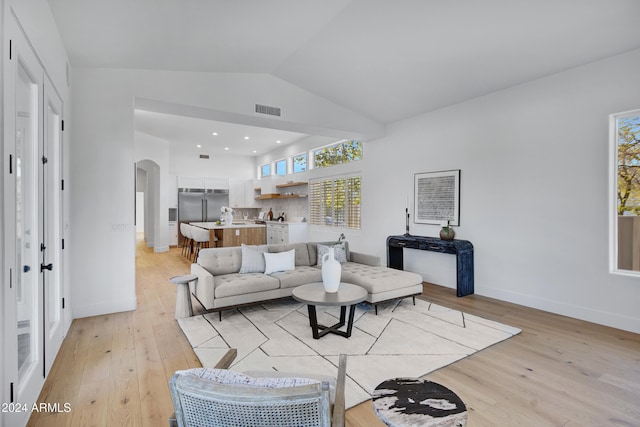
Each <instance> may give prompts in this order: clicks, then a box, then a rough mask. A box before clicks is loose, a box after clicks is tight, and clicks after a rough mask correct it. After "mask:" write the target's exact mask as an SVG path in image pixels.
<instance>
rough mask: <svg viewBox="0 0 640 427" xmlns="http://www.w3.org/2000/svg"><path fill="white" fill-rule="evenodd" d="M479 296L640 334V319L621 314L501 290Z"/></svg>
mask: <svg viewBox="0 0 640 427" xmlns="http://www.w3.org/2000/svg"><path fill="white" fill-rule="evenodd" d="M476 293H477V294H478V295H482V296H486V297H489V298H495V299H499V300H501V301H507V302H511V303H514V304H519V305H523V306H526V307H531V308H535V309H537V310H543V311H548V312H550V313H555V314H559V315H562V316H567V317H573V318H575V319H580V320H584V321H587V322H592V323H597V324H599V325H604V326H610V327H612V328H616V329H622V330H624V331H629V332H634V333H636V334H640V318H634V317H628V316H623V315H620V314H619V313H614V312H608V311H602V310H597V309H594V308H590V307H582V306H577V305H574V304H566V303H559V302H557V301H552V300H548V299H544V298H538V297H532V296H531V295H525V294H520V293H516V292H507V291H504V290H499V289H492V288H489V289H486V288H485V289H482V290H481V292H478V290H477V289H476Z"/></svg>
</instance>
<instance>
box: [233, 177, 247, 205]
mask: <svg viewBox="0 0 640 427" xmlns="http://www.w3.org/2000/svg"><path fill="white" fill-rule="evenodd" d="M245 183H246V182H245V180H244V179H239V178H229V206H231V207H232V208H234V209H237V208H248V207H249V206H246V197H245V192H246V189H245V187H246V186H245Z"/></svg>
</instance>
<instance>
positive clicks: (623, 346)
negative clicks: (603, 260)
mask: <svg viewBox="0 0 640 427" xmlns="http://www.w3.org/2000/svg"><path fill="white" fill-rule="evenodd" d="M189 266H190V262H189V261H188V260H186V259H185V258H184V257H182V256H181V255H180V249H176V248H172V249H171V250H170V251H169V252H166V253H154V252H153V250H152V249H150V248H147V247H146V246H145V245H144V244H143V243H140V244H139V245H138V248H137V253H136V296H137V300H138V306H137V309H136V310H135V311H132V312H127V313H117V314H110V315H106V316H95V317H90V318H84V319H75V320H74V321H73V324H72V326H71V329H70V330H69V333H68V334H67V337H66V338H65V340H64V342H63V344H62V347H61V350H60V353H59V355H58V357H57V358H56V361H55V363H54V366H53V368H52V370H51V373H50V374H49V377H48V378H47V380H46V382H45V385H44V387H43V389H42V393H41V395H40V398H39V401H40V402H49V403H55V402H61V403H64V402H70V403H71V405H72V411H71V413H69V414H65V413H60V414H52V413H34V414H32V416H31V419H30V420H29V425H30V426H46V427H50V426H75V425H78V426H80V425H82V426H91V425H96V426H118V427H119V426H121V425H122V426H129V425H131V426H139V425H142V426H154V427H155V426H162V425H166V423H167V419H168V417H169V415H170V414H171V413H172V412H173V407H172V404H171V398H170V395H169V388H168V381H169V378H170V377H171V375H172V374H173V372H174V371H175V370H178V369H188V368H192V367H198V366H200V363H199V361H198V359H197V357H196V355H195V353H193V349H192V348H191V345H190V344H189V342H188V341H187V340H186V338H185V337H184V335H183V334H182V331H181V330H180V328H179V327H178V325H177V322H176V321H175V319H174V309H175V295H176V288H175V285H172V284H171V283H169V282H168V279H169V278H170V277H171V276H175V275H179V274H187V273H189V268H190V267H189ZM421 298H423V299H425V300H428V301H431V302H433V303H436V304H440V305H443V306H445V307H450V308H454V309H459V310H463V311H465V312H467V313H470V314H474V315H477V316H481V317H484V318H487V319H491V320H495V321H498V322H502V323H505V324H508V325H511V326H515V327H518V328H520V329H522V333H521V334H520V335H517V336H515V337H513V338H511V339H508V340H506V341H504V342H501V343H498V344H496V345H493V346H491V347H489V348H487V349H485V350H483V351H480V352H478V353H475V354H474V355H472V356H470V357H468V358H465V359H463V360H461V361H458V362H456V363H454V364H452V365H450V366H447V367H444V368H442V369H439V370H437V371H435V372H432V373H431V374H429V375H428V376H427V378H428V379H430V380H432V381H436V382H439V383H441V384H443V385H445V386H447V387H449V388H450V389H452V390H453V391H455V392H456V393H457V394H458V395H459V396H460V397H461V398H462V400H463V401H464V402H465V404H466V405H467V408H468V414H469V419H468V424H467V425H469V426H473V427H484V426H486V427H496V426H506V425H518V426H525V427H528V426H531V427H545V426H564V427H577V426H581V427H584V426H638V425H640V335H638V334H633V333H629V332H625V331H621V330H617V329H613V328H608V327H605V326H601V325H594V324H591V323H588V322H584V321H580V320H577V319H571V318H567V317H564V316H559V315H556V314H553V313H548V312H544V311H540V310H535V309H531V308H527V307H522V306H518V305H515V304H511V303H507V302H504V301H499V300H495V299H491V298H486V297H482V296H479V295H470V296H467V297H464V298H457V297H456V296H455V290H453V289H449V288H445V287H441V286H436V285H432V284H425V285H424V292H423V294H422V296H421ZM193 303H194V310H195V311H196V312H198V311H200V310H201V307H199V306H198V304H197V303H196V302H195V301H193ZM346 425H347V426H348V427H377V426H384V424H383V423H381V422H380V421H379V420H378V418H377V417H376V415H375V413H374V411H373V409H372V405H371V402H370V401H367V402H364V403H362V404H360V405H358V406H356V407H354V408H352V409H350V410H348V411H347V414H346Z"/></svg>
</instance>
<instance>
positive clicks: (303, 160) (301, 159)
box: [293, 153, 307, 173]
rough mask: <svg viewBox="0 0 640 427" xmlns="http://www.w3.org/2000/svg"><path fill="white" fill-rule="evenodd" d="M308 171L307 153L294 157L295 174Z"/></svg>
mask: <svg viewBox="0 0 640 427" xmlns="http://www.w3.org/2000/svg"><path fill="white" fill-rule="evenodd" d="M306 170H307V153H301V154H298V155H297V156H293V173H298V172H304V171H306Z"/></svg>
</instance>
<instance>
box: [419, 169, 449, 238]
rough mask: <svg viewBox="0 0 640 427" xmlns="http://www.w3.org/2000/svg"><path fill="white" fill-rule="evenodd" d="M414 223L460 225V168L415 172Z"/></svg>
mask: <svg viewBox="0 0 640 427" xmlns="http://www.w3.org/2000/svg"><path fill="white" fill-rule="evenodd" d="M413 206H414V212H413V221H414V222H415V223H416V224H437V225H445V224H446V223H447V221H449V224H450V225H460V169H456V170H450V171H440V172H423V173H417V174H415V179H414V200H413Z"/></svg>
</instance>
